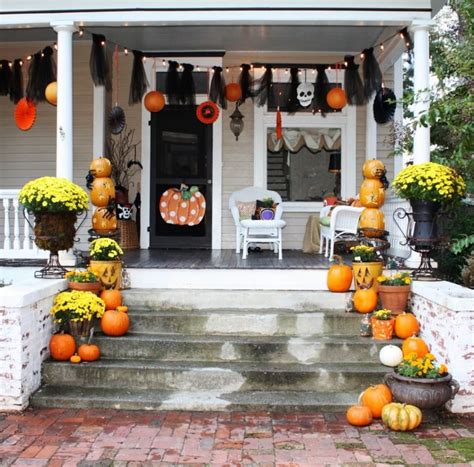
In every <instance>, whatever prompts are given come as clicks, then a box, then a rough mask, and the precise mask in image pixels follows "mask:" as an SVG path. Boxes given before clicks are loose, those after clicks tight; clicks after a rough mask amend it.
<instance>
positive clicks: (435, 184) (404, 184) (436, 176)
mask: <svg viewBox="0 0 474 467" xmlns="http://www.w3.org/2000/svg"><path fill="white" fill-rule="evenodd" d="M392 187H393V189H394V190H395V192H396V193H397V194H398V195H399V196H401V197H402V198H405V199H414V200H420V201H433V202H439V203H443V204H448V203H453V202H456V201H459V200H461V198H463V197H464V195H465V194H466V184H465V182H464V179H463V178H462V177H461V176H460V175H458V173H457V172H456V171H455V170H454V169H452V168H451V167H447V166H446V165H441V164H437V163H435V162H425V163H424V164H416V165H409V166H408V167H406V168H405V169H403V170H402V171H401V172H400V173H399V174H398V175H397V176H396V177H395V180H394V181H393V183H392Z"/></svg>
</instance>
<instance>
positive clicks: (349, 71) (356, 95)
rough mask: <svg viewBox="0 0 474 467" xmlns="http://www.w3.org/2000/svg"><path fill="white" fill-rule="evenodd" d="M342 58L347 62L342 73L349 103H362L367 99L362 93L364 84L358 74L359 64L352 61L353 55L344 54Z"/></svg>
mask: <svg viewBox="0 0 474 467" xmlns="http://www.w3.org/2000/svg"><path fill="white" fill-rule="evenodd" d="M344 60H345V61H346V63H347V66H346V72H345V74H344V89H345V91H346V95H347V102H348V103H349V105H364V104H365V103H366V102H367V101H366V98H365V93H364V85H363V84H362V80H361V79H360V75H359V71H358V68H359V65H356V64H355V63H354V56H353V55H346V56H345V57H344Z"/></svg>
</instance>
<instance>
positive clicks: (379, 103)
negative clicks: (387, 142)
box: [374, 87, 397, 125]
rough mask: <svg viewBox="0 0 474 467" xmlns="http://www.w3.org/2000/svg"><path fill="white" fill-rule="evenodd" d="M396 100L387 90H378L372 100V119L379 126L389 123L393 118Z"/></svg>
mask: <svg viewBox="0 0 474 467" xmlns="http://www.w3.org/2000/svg"><path fill="white" fill-rule="evenodd" d="M396 108H397V98H396V96H395V94H394V92H393V91H392V90H391V89H389V88H382V87H381V88H380V89H379V90H378V92H377V94H376V95H375V99H374V119H375V121H376V122H377V123H380V124H381V125H383V124H385V123H388V122H391V121H392V120H393V117H394V116H395V109H396Z"/></svg>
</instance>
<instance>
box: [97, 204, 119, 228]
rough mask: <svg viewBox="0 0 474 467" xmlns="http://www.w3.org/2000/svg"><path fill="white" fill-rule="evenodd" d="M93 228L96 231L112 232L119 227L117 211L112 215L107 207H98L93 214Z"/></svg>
mask: <svg viewBox="0 0 474 467" xmlns="http://www.w3.org/2000/svg"><path fill="white" fill-rule="evenodd" d="M92 228H93V229H94V230H95V231H96V232H110V231H111V230H116V229H117V217H116V216H115V213H114V214H112V215H110V214H109V212H108V211H107V208H97V209H96V210H95V211H94V215H93V216H92Z"/></svg>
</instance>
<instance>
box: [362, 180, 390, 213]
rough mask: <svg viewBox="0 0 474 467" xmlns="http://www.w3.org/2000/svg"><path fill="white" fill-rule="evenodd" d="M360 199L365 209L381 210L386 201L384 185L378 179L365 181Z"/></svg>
mask: <svg viewBox="0 0 474 467" xmlns="http://www.w3.org/2000/svg"><path fill="white" fill-rule="evenodd" d="M359 198H360V202H361V204H362V206H364V208H379V207H380V206H382V205H383V203H384V201H385V190H384V187H383V183H382V182H381V181H380V180H378V179H372V178H367V179H365V180H364V181H363V182H362V185H361V186H360V193H359Z"/></svg>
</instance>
